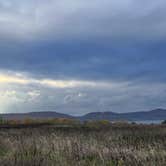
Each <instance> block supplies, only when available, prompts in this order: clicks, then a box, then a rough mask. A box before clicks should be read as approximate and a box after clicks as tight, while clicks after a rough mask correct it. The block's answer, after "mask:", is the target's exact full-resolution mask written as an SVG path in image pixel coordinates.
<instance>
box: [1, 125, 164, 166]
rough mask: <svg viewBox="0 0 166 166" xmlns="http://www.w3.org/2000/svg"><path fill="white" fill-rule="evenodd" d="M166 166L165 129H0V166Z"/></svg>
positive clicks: (129, 127)
mask: <svg viewBox="0 0 166 166" xmlns="http://www.w3.org/2000/svg"><path fill="white" fill-rule="evenodd" d="M123 165H124V166H165V165H166V126H164V125H158V126H153V125H151V126H144V125H128V124H120V125H118V124H114V125H111V126H104V127H98V128H93V127H87V126H86V127H85V126H75V127H56V126H41V127H37V128H22V129H14V128H10V129H0V166H123Z"/></svg>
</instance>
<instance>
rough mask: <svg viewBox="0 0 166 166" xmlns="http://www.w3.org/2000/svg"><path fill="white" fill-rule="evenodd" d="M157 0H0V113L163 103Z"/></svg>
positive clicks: (162, 9)
mask: <svg viewBox="0 0 166 166" xmlns="http://www.w3.org/2000/svg"><path fill="white" fill-rule="evenodd" d="M165 16H166V1H165V0H158V1H156V0H139V1H138V0H137V1H136V0H125V1H123V0H102V1H101V0H91V1H87V0H84V1H82V0H70V1H69V0H60V1H57V0H47V1H46V0H42V1H39V0H28V1H26V0H0V113H20V112H33V111H35V112H36V111H56V112H60V113H67V114H71V115H76V116H77V115H83V114H86V113H89V112H98V111H104V112H105V111H112V112H135V111H147V110H151V109H155V108H166V74H165V71H166V55H165V53H166V17H165Z"/></svg>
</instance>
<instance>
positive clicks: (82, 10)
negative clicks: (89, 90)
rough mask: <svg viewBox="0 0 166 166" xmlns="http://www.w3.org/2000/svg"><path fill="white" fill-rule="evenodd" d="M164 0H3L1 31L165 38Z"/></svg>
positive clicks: (25, 34) (29, 35)
mask: <svg viewBox="0 0 166 166" xmlns="http://www.w3.org/2000/svg"><path fill="white" fill-rule="evenodd" d="M165 5H166V2H165V1H164V0H159V1H155V0H152V1H150V0H145V1H139V2H136V1H134V0H126V1H123V2H122V1H120V0H118V1H114V0H104V1H102V2H101V1H99V0H92V1H81V0H73V1H72V2H70V1H68V0H61V1H55V0H49V2H48V1H38V0H35V1H32V0H30V1H25V0H23V1H19V0H7V1H4V0H0V9H1V10H0V24H1V28H0V34H1V35H3V36H4V37H9V38H10V37H11V36H13V38H20V39H22V38H24V39H40V40H48V39H52V38H53V39H54V40H55V39H56V40H60V39H64V38H65V39H70V38H79V39H80V38H87V37H92V38H93V37H102V38H103V37H107V38H108V37H111V38H112V37H113V38H117V37H120V38H121V37H122V36H124V37H134V38H135V37H136V38H146V39H149V38H155V39H156V38H165V29H166V24H165V22H166V19H165V14H166V13H165Z"/></svg>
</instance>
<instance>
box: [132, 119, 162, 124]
mask: <svg viewBox="0 0 166 166" xmlns="http://www.w3.org/2000/svg"><path fill="white" fill-rule="evenodd" d="M163 121H164V120H143V121H134V122H135V123H137V124H161V123H162V122H163Z"/></svg>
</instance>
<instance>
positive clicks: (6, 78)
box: [0, 72, 127, 88]
mask: <svg viewBox="0 0 166 166" xmlns="http://www.w3.org/2000/svg"><path fill="white" fill-rule="evenodd" d="M0 84H9V85H10V84H18V85H19V84H20V85H31V84H34V85H37V86H46V87H50V88H76V87H105V88H113V87H115V86H121V84H119V83H114V82H101V81H98V82H95V81H84V80H53V79H48V78H42V79H35V78H31V77H27V76H26V75H25V76H24V75H23V74H21V73H13V72H8V73H2V74H0ZM126 84H127V82H126Z"/></svg>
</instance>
